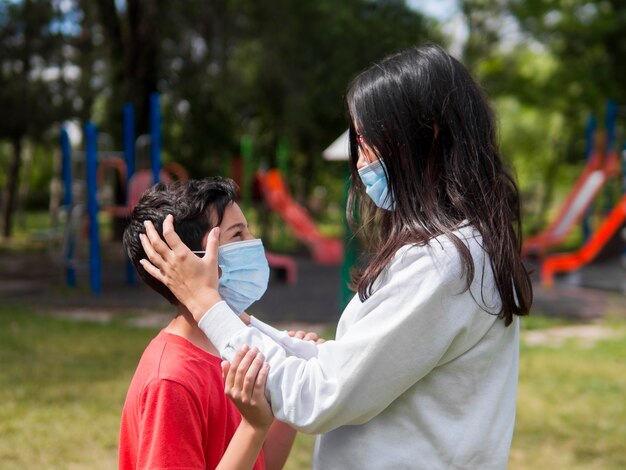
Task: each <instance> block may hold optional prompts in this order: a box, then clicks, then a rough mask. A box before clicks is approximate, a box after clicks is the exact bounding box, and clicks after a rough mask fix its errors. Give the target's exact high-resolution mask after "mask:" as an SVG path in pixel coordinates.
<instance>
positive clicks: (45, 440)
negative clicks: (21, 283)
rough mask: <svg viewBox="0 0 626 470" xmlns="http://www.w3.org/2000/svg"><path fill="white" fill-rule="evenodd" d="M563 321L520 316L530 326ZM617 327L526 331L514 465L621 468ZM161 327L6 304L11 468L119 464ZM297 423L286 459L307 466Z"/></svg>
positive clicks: (4, 390) (1, 342) (5, 413)
mask: <svg viewBox="0 0 626 470" xmlns="http://www.w3.org/2000/svg"><path fill="white" fill-rule="evenodd" d="M567 324H568V323H567V322H565V321H562V320H556V321H555V320H550V319H545V318H542V317H534V318H533V317H530V318H527V319H524V320H523V329H524V330H538V329H549V328H553V327H560V326H563V325H567ZM601 326H603V327H606V328H610V329H611V330H613V331H615V332H617V333H618V337H617V338H616V339H610V340H608V339H607V340H601V341H597V342H595V343H594V344H593V345H591V346H589V345H588V344H586V343H580V342H577V341H576V340H568V341H567V342H566V343H565V344H564V345H562V346H560V347H554V346H550V345H542V346H532V347H531V346H530V345H527V344H525V343H524V342H522V348H521V364H520V387H519V397H518V415H517V423H516V429H515V435H514V440H513V448H512V451H511V459H510V465H509V468H510V469H513V470H520V469H533V470H535V469H554V468H568V469H584V468H603V469H618V468H620V469H621V468H626V447H625V446H624V442H626V400H625V399H624V397H625V396H626V361H624V359H623V358H624V357H626V319H623V318H622V319H615V318H612V319H608V320H603V321H602V323H601ZM155 333H156V330H152V329H140V328H135V327H131V326H128V325H127V324H126V323H123V322H121V321H116V322H112V323H107V324H99V323H88V322H73V321H69V320H63V319H56V318H50V317H46V316H39V315H37V314H36V313H35V312H32V311H30V310H28V309H26V308H21V307H17V306H6V305H3V306H0V363H1V364H2V367H1V368H0V462H2V464H1V467H2V468H3V469H6V470H13V469H23V468H40V469H90V470H91V469H94V470H97V469H110V468H115V467H116V459H117V433H118V426H119V415H120V411H121V407H122V403H123V400H124V396H125V394H126V389H127V386H128V383H129V381H130V378H131V376H132V374H133V371H134V368H135V365H136V363H137V361H138V359H139V357H140V355H141V352H142V351H143V348H144V347H145V345H146V344H147V342H148V341H149V340H150V338H152V336H154V334H155ZM312 447H313V438H312V437H311V436H305V435H299V436H298V439H297V442H296V446H295V447H294V450H293V451H292V454H291V456H290V459H289V462H288V464H287V466H286V468H287V470H298V469H306V468H310V456H311V452H312Z"/></svg>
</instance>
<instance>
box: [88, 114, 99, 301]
mask: <svg viewBox="0 0 626 470" xmlns="http://www.w3.org/2000/svg"><path fill="white" fill-rule="evenodd" d="M97 135H98V131H97V129H96V126H95V125H94V124H93V123H92V122H91V121H89V122H87V125H86V126H85V144H86V159H87V213H88V214H89V275H90V281H91V292H93V293H94V294H99V293H100V292H101V291H102V258H101V255H100V232H99V227H98V200H97V198H96V191H97V181H96V173H97V170H98V144H97Z"/></svg>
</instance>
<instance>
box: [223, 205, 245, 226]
mask: <svg viewBox="0 0 626 470" xmlns="http://www.w3.org/2000/svg"><path fill="white" fill-rule="evenodd" d="M238 223H243V224H247V220H246V216H245V215H244V214H243V211H242V210H241V207H239V204H237V203H236V202H235V201H233V202H231V203H230V204H228V205H227V206H226V209H225V210H224V217H223V218H222V223H221V224H220V227H221V228H228V227H229V226H230V225H232V224H238Z"/></svg>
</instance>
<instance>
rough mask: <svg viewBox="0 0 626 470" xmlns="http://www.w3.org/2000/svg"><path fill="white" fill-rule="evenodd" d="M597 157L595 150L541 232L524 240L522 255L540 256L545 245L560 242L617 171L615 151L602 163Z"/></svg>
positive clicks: (600, 158) (618, 169) (618, 168)
mask: <svg viewBox="0 0 626 470" xmlns="http://www.w3.org/2000/svg"><path fill="white" fill-rule="evenodd" d="M600 160H602V155H600V154H598V153H596V154H594V155H593V157H592V158H591V159H590V160H589V163H588V164H587V166H586V167H585V169H584V171H583V173H582V175H581V176H580V178H578V181H576V184H575V185H574V188H573V189H572V190H571V191H570V193H569V195H568V196H567V199H566V200H565V203H564V204H563V205H562V206H561V208H560V209H559V212H558V214H557V216H556V217H555V219H554V221H553V222H552V223H551V224H550V225H549V226H548V227H547V228H546V229H545V230H544V231H542V232H541V233H539V234H537V235H535V236H533V237H530V238H528V239H527V240H526V241H525V242H524V246H523V247H522V254H523V255H524V256H528V255H535V256H542V255H543V254H544V253H545V252H546V251H547V250H548V249H549V248H551V247H554V246H558V245H559V244H560V243H562V242H563V240H564V239H565V238H566V237H567V235H568V234H569V233H570V232H571V231H572V229H573V228H574V227H576V225H577V224H578V222H580V219H582V217H583V216H584V214H585V212H586V211H587V209H588V208H589V207H590V206H591V204H592V202H593V200H594V198H595V197H596V195H597V194H598V192H599V191H600V190H601V189H602V188H603V187H604V185H605V184H606V182H607V181H608V180H609V179H610V178H612V177H613V176H616V175H619V174H620V165H619V158H618V155H617V153H616V152H610V153H609V154H608V155H607V157H606V158H605V159H604V164H603V165H600V164H599V163H598V162H599V161H600Z"/></svg>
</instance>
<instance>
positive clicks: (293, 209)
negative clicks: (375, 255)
mask: <svg viewBox="0 0 626 470" xmlns="http://www.w3.org/2000/svg"><path fill="white" fill-rule="evenodd" d="M257 178H258V180H259V183H260V186H261V192H262V193H263V198H264V199H265V202H266V204H267V205H268V207H269V208H270V209H272V210H273V211H274V212H276V213H277V214H278V215H280V217H281V218H282V219H283V220H284V221H285V222H286V223H287V225H288V226H289V227H290V228H291V230H292V231H293V233H294V234H295V236H296V237H297V238H298V239H299V240H300V241H302V242H304V243H305V244H306V245H307V246H308V247H309V249H310V250H311V253H312V255H313V260H314V261H315V262H316V263H319V264H340V263H341V261H342V259H343V244H342V243H341V240H338V239H336V238H327V237H325V236H323V235H322V234H321V233H320V231H319V230H318V228H317V225H316V224H315V222H314V221H313V220H312V219H311V217H310V216H309V214H308V212H307V211H306V209H305V208H304V207H302V206H301V205H300V204H298V203H297V202H296V201H295V200H294V199H293V198H292V197H291V194H289V190H288V189H287V185H286V184H285V180H284V179H283V176H282V175H281V174H280V171H278V170H276V169H272V170H268V171H267V172H259V173H258V174H257Z"/></svg>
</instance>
